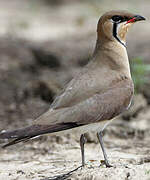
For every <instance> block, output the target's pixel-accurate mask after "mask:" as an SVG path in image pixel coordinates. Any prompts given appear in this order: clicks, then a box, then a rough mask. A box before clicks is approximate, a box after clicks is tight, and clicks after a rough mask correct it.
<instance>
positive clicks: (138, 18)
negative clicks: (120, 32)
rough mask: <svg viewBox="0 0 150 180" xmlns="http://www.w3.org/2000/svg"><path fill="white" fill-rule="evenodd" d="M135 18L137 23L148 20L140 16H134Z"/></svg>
mask: <svg viewBox="0 0 150 180" xmlns="http://www.w3.org/2000/svg"><path fill="white" fill-rule="evenodd" d="M134 18H135V21H144V20H146V18H145V17H143V16H140V15H136V16H134Z"/></svg>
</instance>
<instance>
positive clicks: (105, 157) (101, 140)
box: [97, 131, 112, 167]
mask: <svg viewBox="0 0 150 180" xmlns="http://www.w3.org/2000/svg"><path fill="white" fill-rule="evenodd" d="M97 137H98V140H99V143H100V146H101V148H102V152H103V155H104V159H105V165H106V167H112V165H110V164H109V162H108V158H107V154H106V151H105V149H104V143H103V139H102V138H103V134H102V131H100V132H99V133H97Z"/></svg>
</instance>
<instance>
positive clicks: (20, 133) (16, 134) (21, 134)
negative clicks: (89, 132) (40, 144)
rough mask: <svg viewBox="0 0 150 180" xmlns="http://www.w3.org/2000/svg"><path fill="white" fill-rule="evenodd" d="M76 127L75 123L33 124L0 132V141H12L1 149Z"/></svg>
mask: <svg viewBox="0 0 150 180" xmlns="http://www.w3.org/2000/svg"><path fill="white" fill-rule="evenodd" d="M77 126H78V125H77V124H76V123H60V124H55V125H38V124H35V125H31V126H28V127H25V128H21V129H17V130H14V131H6V132H1V133H0V139H12V141H10V142H9V143H7V144H5V145H3V146H2V148H5V147H7V146H10V145H13V144H17V143H19V142H22V141H27V140H29V139H31V138H33V137H36V136H39V135H42V134H48V133H54V132H58V131H63V130H67V129H70V128H75V127H77Z"/></svg>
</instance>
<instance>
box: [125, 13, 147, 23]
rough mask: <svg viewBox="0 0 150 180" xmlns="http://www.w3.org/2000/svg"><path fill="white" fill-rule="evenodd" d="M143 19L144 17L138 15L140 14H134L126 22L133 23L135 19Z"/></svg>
mask: <svg viewBox="0 0 150 180" xmlns="http://www.w3.org/2000/svg"><path fill="white" fill-rule="evenodd" d="M143 20H146V19H145V17H143V16H140V15H135V16H134V17H133V18H131V19H130V20H129V21H127V24H128V23H134V22H137V21H143Z"/></svg>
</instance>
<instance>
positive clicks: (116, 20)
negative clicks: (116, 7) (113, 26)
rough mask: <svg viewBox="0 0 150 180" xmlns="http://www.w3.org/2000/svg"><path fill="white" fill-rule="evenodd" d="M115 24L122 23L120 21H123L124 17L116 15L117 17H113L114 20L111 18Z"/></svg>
mask: <svg viewBox="0 0 150 180" xmlns="http://www.w3.org/2000/svg"><path fill="white" fill-rule="evenodd" d="M111 19H112V20H113V21H114V22H120V21H122V19H123V18H122V16H117V15H115V16H113V17H112V18H111Z"/></svg>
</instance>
